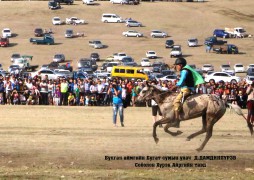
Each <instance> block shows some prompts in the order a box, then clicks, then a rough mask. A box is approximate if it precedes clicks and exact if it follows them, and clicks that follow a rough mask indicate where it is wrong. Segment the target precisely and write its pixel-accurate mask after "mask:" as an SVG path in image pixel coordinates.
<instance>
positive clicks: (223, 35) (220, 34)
mask: <svg viewBox="0 0 254 180" xmlns="http://www.w3.org/2000/svg"><path fill="white" fill-rule="evenodd" d="M213 36H214V37H221V38H229V37H230V35H229V33H228V32H226V31H225V30H224V29H215V30H214V31H213Z"/></svg>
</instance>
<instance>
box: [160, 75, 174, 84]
mask: <svg viewBox="0 0 254 180" xmlns="http://www.w3.org/2000/svg"><path fill="white" fill-rule="evenodd" d="M158 80H161V81H172V82H174V81H176V80H177V75H176V74H173V75H166V76H164V75H163V76H162V77H160V78H158Z"/></svg>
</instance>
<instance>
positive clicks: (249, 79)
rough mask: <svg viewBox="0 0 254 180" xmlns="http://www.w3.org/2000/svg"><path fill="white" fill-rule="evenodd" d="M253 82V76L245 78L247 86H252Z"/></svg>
mask: <svg viewBox="0 0 254 180" xmlns="http://www.w3.org/2000/svg"><path fill="white" fill-rule="evenodd" d="M253 81H254V75H253V76H246V82H247V83H248V84H252V83H253Z"/></svg>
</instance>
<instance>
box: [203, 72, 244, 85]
mask: <svg viewBox="0 0 254 180" xmlns="http://www.w3.org/2000/svg"><path fill="white" fill-rule="evenodd" d="M210 80H214V81H215V82H219V81H221V80H222V81H224V82H230V83H238V82H239V81H240V80H241V77H238V76H232V75H230V74H228V73H226V72H213V73H211V74H209V75H207V76H206V77H205V82H209V81H210Z"/></svg>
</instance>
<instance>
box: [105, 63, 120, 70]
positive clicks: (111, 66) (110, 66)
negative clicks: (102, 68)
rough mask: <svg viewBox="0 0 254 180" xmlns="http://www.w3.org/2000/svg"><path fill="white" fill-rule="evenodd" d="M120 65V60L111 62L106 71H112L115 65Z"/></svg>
mask: <svg viewBox="0 0 254 180" xmlns="http://www.w3.org/2000/svg"><path fill="white" fill-rule="evenodd" d="M118 65H120V63H119V62H109V63H108V64H107V68H106V72H108V73H111V71H112V68H113V66H118Z"/></svg>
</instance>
